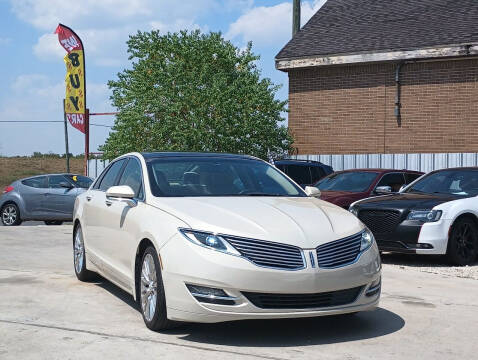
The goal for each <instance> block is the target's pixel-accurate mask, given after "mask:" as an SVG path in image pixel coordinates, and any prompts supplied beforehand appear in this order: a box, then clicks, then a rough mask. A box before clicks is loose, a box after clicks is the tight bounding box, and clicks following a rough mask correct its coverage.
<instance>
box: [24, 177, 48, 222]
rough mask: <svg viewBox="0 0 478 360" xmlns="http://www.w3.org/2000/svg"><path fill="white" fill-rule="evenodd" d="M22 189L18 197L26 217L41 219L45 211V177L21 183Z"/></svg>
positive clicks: (46, 188) (46, 190)
mask: <svg viewBox="0 0 478 360" xmlns="http://www.w3.org/2000/svg"><path fill="white" fill-rule="evenodd" d="M21 183H22V185H23V186H22V188H21V191H20V195H21V197H22V199H23V201H24V204H25V211H26V212H27V214H25V215H26V216H27V217H32V218H35V217H41V216H42V215H43V213H44V211H45V209H44V208H43V200H44V197H45V194H46V193H47V192H48V186H47V177H46V176H36V177H33V178H29V179H25V180H22V181H21Z"/></svg>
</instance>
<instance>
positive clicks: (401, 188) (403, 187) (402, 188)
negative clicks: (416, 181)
mask: <svg viewBox="0 0 478 360" xmlns="http://www.w3.org/2000/svg"><path fill="white" fill-rule="evenodd" d="M406 187H407V185H406V184H404V185H402V186H400V190H398V192H399V193H401V192H402V191H403V190H404V189H405V188H406Z"/></svg>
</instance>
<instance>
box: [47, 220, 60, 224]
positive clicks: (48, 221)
mask: <svg viewBox="0 0 478 360" xmlns="http://www.w3.org/2000/svg"><path fill="white" fill-rule="evenodd" d="M45 224H46V225H61V224H63V221H60V220H46V221H45Z"/></svg>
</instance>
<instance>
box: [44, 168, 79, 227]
mask: <svg viewBox="0 0 478 360" xmlns="http://www.w3.org/2000/svg"><path fill="white" fill-rule="evenodd" d="M62 183H67V184H71V183H70V182H69V181H68V179H67V178H66V177H65V176H63V175H49V176H48V192H47V193H46V194H45V198H44V208H45V210H46V211H47V216H48V217H50V218H52V219H58V220H60V219H66V220H69V219H71V218H73V207H74V205H75V199H76V196H77V195H78V189H77V188H76V187H74V186H73V185H71V186H72V187H71V188H66V187H63V186H61V184H62Z"/></svg>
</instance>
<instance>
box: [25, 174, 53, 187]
mask: <svg viewBox="0 0 478 360" xmlns="http://www.w3.org/2000/svg"><path fill="white" fill-rule="evenodd" d="M22 184H23V185H25V186H29V187H32V188H37V189H40V188H46V187H47V186H46V176H38V177H34V178H31V179H25V180H22Z"/></svg>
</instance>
